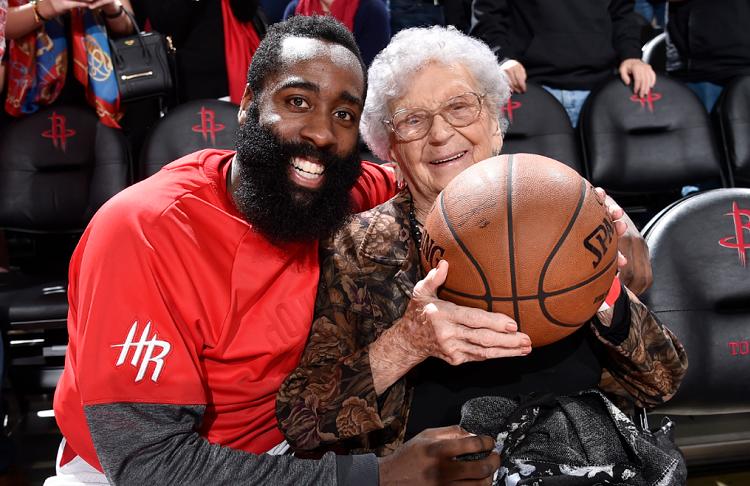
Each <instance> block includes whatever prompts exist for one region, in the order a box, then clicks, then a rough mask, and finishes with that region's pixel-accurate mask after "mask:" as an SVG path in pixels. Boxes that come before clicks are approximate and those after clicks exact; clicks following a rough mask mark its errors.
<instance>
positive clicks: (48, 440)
mask: <svg viewBox="0 0 750 486" xmlns="http://www.w3.org/2000/svg"><path fill="white" fill-rule="evenodd" d="M8 391H9V390H8V389H7V388H6V389H5V390H3V392H4V393H3V395H4V396H5V397H8V394H7V393H6V392H8ZM6 403H7V405H8V416H7V417H5V433H6V434H7V435H9V436H10V437H11V438H13V440H14V441H15V443H16V446H17V447H18V452H19V455H18V465H19V467H20V468H21V470H22V471H23V473H24V474H25V476H26V478H27V479H28V480H29V482H30V483H31V484H32V485H33V486H41V485H42V484H43V483H44V480H45V479H46V478H47V477H48V476H50V475H53V474H54V472H55V465H54V460H55V456H56V454H57V447H58V445H59V443H60V439H61V437H62V436H61V434H60V430H59V429H58V428H57V424H56V423H55V419H54V417H49V416H48V417H40V416H39V415H38V411H44V410H50V409H51V404H52V403H51V397H50V396H39V397H36V398H35V399H34V400H33V401H31V402H30V403H29V410H31V412H29V413H27V414H26V415H25V416H23V417H22V416H21V414H20V408H19V406H18V403H17V402H16V401H15V400H13V399H12V397H9V398H8V399H7V400H6ZM42 415H44V414H42ZM657 418H658V417H652V418H650V422H652V423H654V421H655V420H656V419H657ZM675 422H676V423H677V429H676V430H677V432H678V434H677V443H678V445H680V446H681V447H683V445H684V452H686V457H688V460H689V462H688V464H690V461H692V462H696V463H697V464H699V466H696V467H695V468H689V477H688V483H687V486H750V441H746V440H745V439H746V438H747V437H749V436H750V414H743V415H742V416H739V417H737V418H732V419H729V418H724V419H723V420H721V421H720V423H715V422H712V423H710V424H707V423H706V422H705V421H701V420H694V419H692V418H686V419H681V420H675ZM727 430H729V431H730V432H731V435H727V434H724V432H725V431H727ZM680 431H683V437H680ZM685 434H689V437H685ZM722 434H723V435H722ZM719 435H721V438H722V441H723V442H722V444H725V447H728V446H726V444H730V445H731V447H729V448H728V449H721V448H719V449H716V451H718V452H713V453H707V452H706V451H705V448H703V449H702V448H701V447H698V443H699V442H702V443H705V442H707V441H709V440H713V438H716V437H719ZM701 437H702V439H700V440H699V439H698V438H701ZM727 437H729V440H727ZM711 454H714V455H713V456H712V455H711ZM730 456H731V457H733V458H734V459H735V460H734V462H733V463H732V464H730V465H725V466H719V465H717V463H718V462H725V459H726V458H727V457H730Z"/></svg>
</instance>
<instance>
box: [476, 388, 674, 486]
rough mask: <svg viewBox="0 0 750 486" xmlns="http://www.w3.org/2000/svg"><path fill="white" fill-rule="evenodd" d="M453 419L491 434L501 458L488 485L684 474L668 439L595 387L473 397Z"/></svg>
mask: <svg viewBox="0 0 750 486" xmlns="http://www.w3.org/2000/svg"><path fill="white" fill-rule="evenodd" d="M461 426H462V427H463V428H464V429H466V430H468V431H469V432H472V433H474V434H478V435H487V436H490V437H494V438H495V440H496V446H495V451H496V452H498V453H499V454H500V457H502V465H501V467H500V469H498V471H497V472H496V473H495V478H494V482H493V486H503V485H504V486H573V485H575V486H588V485H591V486H593V485H632V486H680V485H684V484H685V481H686V476H687V469H686V467H685V461H684V458H683V457H682V454H681V452H680V451H679V449H677V447H676V446H674V443H673V441H671V440H666V441H663V442H657V439H656V438H654V436H652V435H650V434H649V433H643V432H641V431H640V430H638V429H637V428H636V426H635V424H634V423H633V422H632V421H631V420H630V419H629V418H628V417H627V416H625V414H623V413H622V412H621V411H620V410H619V409H618V408H617V407H616V406H615V405H614V404H612V402H610V401H609V400H608V399H607V398H606V397H605V396H604V395H602V394H601V393H600V392H598V391H596V390H591V391H584V392H581V393H578V394H576V395H569V396H561V397H556V396H554V395H553V394H551V393H534V394H531V395H529V396H525V397H520V398H518V399H516V400H510V399H507V398H503V397H481V398H475V399H472V400H469V401H468V402H466V404H464V406H463V409H462V411H461ZM466 459H472V458H471V457H467V458H466Z"/></svg>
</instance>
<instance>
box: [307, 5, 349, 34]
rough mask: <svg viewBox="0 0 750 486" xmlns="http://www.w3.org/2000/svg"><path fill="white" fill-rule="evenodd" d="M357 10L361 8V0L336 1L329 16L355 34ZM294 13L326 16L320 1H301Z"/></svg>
mask: <svg viewBox="0 0 750 486" xmlns="http://www.w3.org/2000/svg"><path fill="white" fill-rule="evenodd" d="M357 8H359V0H334V2H333V3H332V4H331V11H330V12H328V14H330V15H331V17H333V18H335V19H337V20H339V21H340V22H341V23H342V24H344V25H345V26H346V28H347V29H349V31H350V32H354V15H355V14H356V13H357ZM294 13H295V14H296V15H307V16H312V15H326V12H325V11H323V6H322V5H321V4H320V0H300V1H299V4H297V9H296V10H295V12H294Z"/></svg>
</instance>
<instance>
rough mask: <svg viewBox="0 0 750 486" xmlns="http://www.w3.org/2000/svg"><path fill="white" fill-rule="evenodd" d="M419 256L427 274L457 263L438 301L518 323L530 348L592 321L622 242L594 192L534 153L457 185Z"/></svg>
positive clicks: (506, 159) (495, 160)
mask: <svg viewBox="0 0 750 486" xmlns="http://www.w3.org/2000/svg"><path fill="white" fill-rule="evenodd" d="M421 253H422V267H423V269H424V272H425V275H426V274H427V272H429V271H430V270H431V269H432V268H434V267H436V266H437V264H438V262H439V261H440V260H447V261H448V263H449V264H450V267H449V269H448V277H447V279H446V281H445V284H444V285H443V286H441V287H440V289H439V290H438V297H439V298H441V299H443V300H448V301H451V302H454V303H456V304H460V305H463V306H468V307H477V308H480V309H484V310H487V311H491V312H501V313H503V314H506V315H508V316H510V317H512V318H513V319H514V320H515V321H516V322H517V323H518V327H519V330H520V331H521V332H524V333H526V334H528V335H529V337H530V338H531V341H532V346H533V347H540V346H545V345H547V344H550V343H554V342H555V341H558V340H560V339H562V338H564V337H566V336H568V335H569V334H571V333H572V332H574V331H575V330H576V329H578V328H579V327H581V326H582V325H583V324H584V323H585V322H586V321H588V320H589V319H591V317H593V316H594V314H595V313H596V311H597V310H598V309H599V307H600V306H601V304H602V302H603V301H604V299H605V298H606V296H607V293H608V292H609V289H610V287H611V285H612V282H613V280H614V277H615V273H616V271H617V263H616V262H617V235H616V234H615V230H614V225H613V222H612V218H611V217H610V215H609V212H608V211H607V207H606V204H605V202H604V201H603V200H602V199H601V198H600V197H599V195H598V194H597V193H596V191H595V190H594V187H593V186H592V185H591V184H590V183H589V182H588V181H587V180H586V179H584V178H583V177H581V176H580V175H579V174H578V173H577V172H576V171H575V170H573V169H571V168H570V167H568V166H566V165H564V164H562V163H561V162H558V161H556V160H553V159H550V158H547V157H543V156H540V155H531V154H513V155H501V156H498V157H492V158H490V159H487V160H485V161H482V162H480V163H478V164H475V165H474V166H472V167H470V168H468V169H466V170H465V171H463V172H462V173H461V174H459V175H458V176H456V177H455V178H454V179H453V180H452V181H451V182H450V184H448V186H447V187H446V188H445V189H444V190H443V191H442V192H441V193H440V195H439V196H438V198H437V200H436V201H435V203H434V204H433V206H432V208H431V209H430V212H429V214H428V215H427V219H426V220H425V226H424V231H423V236H422V246H421Z"/></svg>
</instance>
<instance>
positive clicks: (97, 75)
mask: <svg viewBox="0 0 750 486" xmlns="http://www.w3.org/2000/svg"><path fill="white" fill-rule="evenodd" d="M27 2H28V0H10V2H9V5H10V6H20V5H25V4H26V3H27ZM70 18H71V22H70V29H71V35H72V41H73V45H72V46H68V43H67V41H66V39H65V31H64V28H63V23H62V20H61V19H60V18H59V17H55V18H53V19H50V20H48V21H47V22H45V23H44V24H43V25H40V26H39V27H37V28H36V29H35V30H33V31H31V32H29V33H28V34H26V35H24V36H21V37H20V38H18V39H15V40H12V41H11V42H10V48H9V50H10V63H9V64H10V70H9V76H8V90H7V95H6V99H5V110H6V111H7V112H8V113H10V114H11V115H13V116H16V117H17V116H21V115H22V114H28V113H34V112H36V111H37V110H38V109H39V108H41V107H42V106H46V105H49V104H51V103H52V102H54V101H55V100H56V99H57V97H58V96H59V94H60V92H61V91H62V88H63V85H64V84H65V78H66V75H67V68H68V56H69V55H70V52H71V51H72V55H73V58H74V63H73V69H74V74H75V77H76V78H77V79H78V80H79V81H80V82H81V83H82V84H83V86H84V87H85V88H86V100H87V101H88V102H89V104H91V106H93V107H94V108H96V111H97V114H98V115H99V119H100V120H101V121H102V123H104V124H105V125H108V126H110V127H115V128H120V126H119V124H118V123H117V122H118V121H119V120H120V118H122V115H123V111H124V110H123V109H121V107H120V101H119V92H118V90H117V81H116V80H115V77H114V70H113V69H112V60H111V57H110V52H109V43H108V40H107V30H106V27H105V26H104V19H102V18H101V16H100V15H95V14H94V12H93V11H91V10H89V9H87V8H86V9H84V8H75V9H72V10H71V12H70ZM69 47H72V48H71V49H69ZM90 62H93V69H91V70H89V63H90Z"/></svg>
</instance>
